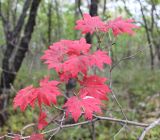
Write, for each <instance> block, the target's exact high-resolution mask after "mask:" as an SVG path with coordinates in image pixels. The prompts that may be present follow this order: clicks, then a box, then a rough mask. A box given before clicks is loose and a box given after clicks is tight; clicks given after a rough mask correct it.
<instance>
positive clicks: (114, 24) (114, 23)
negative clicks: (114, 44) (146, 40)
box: [106, 17, 138, 36]
mask: <svg viewBox="0 0 160 140" xmlns="http://www.w3.org/2000/svg"><path fill="white" fill-rule="evenodd" d="M133 22H134V20H132V19H126V20H124V19H122V18H121V17H119V18H117V19H115V20H110V21H109V22H108V23H107V26H106V27H107V28H108V29H112V31H113V35H114V36H117V35H119V34H123V33H127V34H129V35H132V34H133V33H134V32H133V30H132V29H134V28H138V26H136V25H134V24H133Z"/></svg>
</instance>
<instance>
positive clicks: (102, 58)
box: [89, 50, 112, 69]
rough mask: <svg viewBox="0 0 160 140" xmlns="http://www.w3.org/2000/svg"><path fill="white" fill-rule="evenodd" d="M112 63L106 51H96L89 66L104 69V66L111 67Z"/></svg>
mask: <svg viewBox="0 0 160 140" xmlns="http://www.w3.org/2000/svg"><path fill="white" fill-rule="evenodd" d="M111 63H112V60H111V58H110V57H109V56H108V55H107V52H104V51H100V50H98V51H96V52H94V53H93V54H92V55H90V63H89V65H91V66H92V65H95V66H97V67H98V68H100V69H102V68H103V65H104V64H108V65H110V64H111Z"/></svg>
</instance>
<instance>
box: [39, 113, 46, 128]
mask: <svg viewBox="0 0 160 140" xmlns="http://www.w3.org/2000/svg"><path fill="white" fill-rule="evenodd" d="M46 117H47V115H46V113H45V112H41V113H40V115H39V119H38V129H40V130H41V129H43V128H44V127H45V126H47V125H48V122H47V121H46V120H45V119H46Z"/></svg>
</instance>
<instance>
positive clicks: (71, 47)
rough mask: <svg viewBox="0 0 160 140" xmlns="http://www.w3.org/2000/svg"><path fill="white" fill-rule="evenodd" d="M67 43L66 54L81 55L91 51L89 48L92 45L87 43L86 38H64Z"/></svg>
mask: <svg viewBox="0 0 160 140" xmlns="http://www.w3.org/2000/svg"><path fill="white" fill-rule="evenodd" d="M64 41H65V44H66V46H67V47H66V54H68V55H69V56H72V55H77V56H79V55H81V54H87V53H88V52H89V49H90V47H91V44H88V43H86V40H85V39H84V38H81V39H80V40H75V41H72V40H64Z"/></svg>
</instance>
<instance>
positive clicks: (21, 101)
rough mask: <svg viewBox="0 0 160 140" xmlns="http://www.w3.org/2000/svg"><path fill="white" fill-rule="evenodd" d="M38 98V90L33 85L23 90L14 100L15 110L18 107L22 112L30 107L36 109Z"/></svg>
mask: <svg viewBox="0 0 160 140" xmlns="http://www.w3.org/2000/svg"><path fill="white" fill-rule="evenodd" d="M36 98H37V92H36V89H35V88H34V87H33V86H32V85H31V86H28V87H26V88H24V89H21V90H20V91H19V92H18V93H17V95H16V97H15V98H14V100H13V106H14V108H17V107H18V106H19V107H20V109H21V110H22V111H24V110H25V109H26V107H27V106H28V105H30V106H32V107H34V103H35V101H36Z"/></svg>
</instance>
